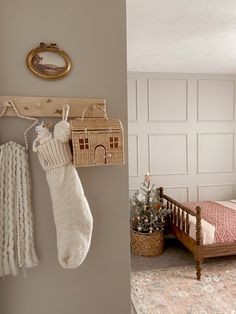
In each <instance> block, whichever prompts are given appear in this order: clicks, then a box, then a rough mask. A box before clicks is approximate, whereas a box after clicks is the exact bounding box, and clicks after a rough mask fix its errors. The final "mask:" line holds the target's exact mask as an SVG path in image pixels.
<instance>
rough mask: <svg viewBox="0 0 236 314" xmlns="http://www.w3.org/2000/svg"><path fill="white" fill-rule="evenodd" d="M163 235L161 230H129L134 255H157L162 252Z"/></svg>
mask: <svg viewBox="0 0 236 314" xmlns="http://www.w3.org/2000/svg"><path fill="white" fill-rule="evenodd" d="M163 244H164V237H163V232H162V231H156V232H153V233H148V234H146V233H140V232H137V231H135V230H132V231H131V248H132V252H133V253H134V254H135V255H139V256H158V255H161V254H162V253H163Z"/></svg>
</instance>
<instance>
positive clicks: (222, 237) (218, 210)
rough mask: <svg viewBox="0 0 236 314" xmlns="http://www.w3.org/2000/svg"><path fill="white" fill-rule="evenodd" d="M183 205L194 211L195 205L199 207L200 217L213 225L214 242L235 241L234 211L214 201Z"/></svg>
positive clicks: (235, 215) (235, 212)
mask: <svg viewBox="0 0 236 314" xmlns="http://www.w3.org/2000/svg"><path fill="white" fill-rule="evenodd" d="M185 206H186V207H188V208H190V209H192V210H193V211H196V206H200V207H201V209H202V210H201V217H202V218H203V219H204V220H206V221H208V222H209V223H210V224H212V225H213V226H215V229H216V232H215V242H216V243H232V242H236V211H235V210H233V209H231V208H228V207H226V206H223V205H220V204H217V203H215V202H210V201H204V202H191V203H185Z"/></svg>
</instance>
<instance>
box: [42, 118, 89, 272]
mask: <svg viewBox="0 0 236 314" xmlns="http://www.w3.org/2000/svg"><path fill="white" fill-rule="evenodd" d="M69 139H70V124H69V123H68V122H66V121H60V122H59V123H57V124H56V125H55V128H54V139H53V140H50V141H48V142H46V143H45V144H43V145H39V146H38V156H39V160H40V163H41V165H42V167H43V169H44V170H46V178H47V182H48V185H49V189H50V194H51V198H52V208H53V215H54V220H55V225H56V233H57V249H58V260H59V263H60V264H61V266H62V267H64V268H71V269H72V268H76V267H78V266H79V265H80V264H81V263H82V262H83V261H84V259H85V257H86V255H87V253H88V250H89V247H90V242H91V236H92V229H93V217H92V215H91V212H90V208H89V205H88V202H87V199H86V197H85V195H84V191H83V188H82V185H81V182H80V178H79V176H78V173H77V171H76V169H75V167H74V166H73V165H72V163H71V160H72V154H71V151H70V146H69V143H68V141H69ZM44 160H46V161H47V162H48V164H47V165H45V163H44V162H43V161H44Z"/></svg>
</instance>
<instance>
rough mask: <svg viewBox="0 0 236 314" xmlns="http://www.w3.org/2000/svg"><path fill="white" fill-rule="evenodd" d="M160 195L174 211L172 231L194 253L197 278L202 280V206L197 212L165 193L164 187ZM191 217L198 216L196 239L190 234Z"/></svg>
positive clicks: (168, 207) (171, 218)
mask: <svg viewBox="0 0 236 314" xmlns="http://www.w3.org/2000/svg"><path fill="white" fill-rule="evenodd" d="M160 197H161V198H163V199H164V200H165V202H166V207H167V209H170V210H171V211H172V213H171V216H170V221H169V223H170V229H171V233H172V234H173V235H174V236H175V237H176V238H177V239H178V240H179V241H180V242H181V243H183V244H184V245H185V246H186V247H187V248H188V249H189V250H190V251H191V252H192V253H193V254H194V257H195V261H196V275H197V280H200V279H201V262H202V260H203V256H202V224H201V208H200V207H199V206H197V207H196V212H194V211H192V210H191V209H189V208H188V207H186V206H184V205H182V204H180V203H179V202H177V201H175V200H174V199H172V198H171V197H169V196H167V195H166V194H164V192H163V188H162V187H161V188H160ZM190 217H196V218H195V219H196V235H195V240H194V239H193V238H191V237H190V236H189V231H190V219H191V220H192V218H190Z"/></svg>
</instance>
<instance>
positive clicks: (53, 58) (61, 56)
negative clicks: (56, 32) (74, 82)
mask: <svg viewBox="0 0 236 314" xmlns="http://www.w3.org/2000/svg"><path fill="white" fill-rule="evenodd" d="M26 62H27V66H28V68H29V69H30V71H32V72H33V73H34V74H35V75H37V76H38V77H40V78H43V79H47V80H54V79H59V78H62V77H63V76H65V75H67V74H68V73H69V71H70V70H71V60H70V57H69V56H68V55H67V54H66V53H65V51H63V50H62V49H60V48H58V47H57V45H56V44H50V45H47V44H44V43H41V44H40V46H38V47H36V48H34V49H32V50H31V51H30V52H29V53H28V55H27V59H26Z"/></svg>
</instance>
